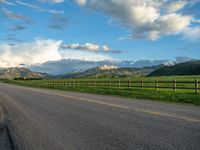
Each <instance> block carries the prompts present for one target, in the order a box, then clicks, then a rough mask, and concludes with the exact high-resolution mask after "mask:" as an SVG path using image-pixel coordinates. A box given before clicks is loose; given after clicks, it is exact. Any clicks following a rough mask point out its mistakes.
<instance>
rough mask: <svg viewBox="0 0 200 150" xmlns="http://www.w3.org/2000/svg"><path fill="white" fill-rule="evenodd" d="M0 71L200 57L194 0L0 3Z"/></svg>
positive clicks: (0, 0) (5, 0)
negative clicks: (63, 62) (57, 63)
mask: <svg viewBox="0 0 200 150" xmlns="http://www.w3.org/2000/svg"><path fill="white" fill-rule="evenodd" d="M0 8H1V9H0V20H1V28H0V44H1V46H0V67H10V66H17V65H19V64H21V63H25V64H28V65H31V64H36V63H43V62H45V61H48V60H59V59H67V58H72V59H87V60H94V61H95V60H102V59H114V60H135V61H136V60H143V59H149V60H163V59H170V60H172V59H174V58H176V57H178V56H184V57H191V58H196V59H198V58H200V52H199V47H200V13H199V10H200V1H199V0H177V1H176V0H173V1H172V0H160V1H157V0H135V1H132V0H33V1H28V0H12V1H11V0H0Z"/></svg>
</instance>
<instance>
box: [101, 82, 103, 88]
mask: <svg viewBox="0 0 200 150" xmlns="http://www.w3.org/2000/svg"><path fill="white" fill-rule="evenodd" d="M101 88H103V80H102V81H101Z"/></svg>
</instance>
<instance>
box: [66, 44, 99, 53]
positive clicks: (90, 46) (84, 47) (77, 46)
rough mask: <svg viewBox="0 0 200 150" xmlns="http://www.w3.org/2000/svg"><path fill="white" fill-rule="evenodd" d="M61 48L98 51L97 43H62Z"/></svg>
mask: <svg viewBox="0 0 200 150" xmlns="http://www.w3.org/2000/svg"><path fill="white" fill-rule="evenodd" d="M62 48H65V49H78V50H89V51H94V52H97V51H99V49H100V46H99V45H98V44H93V43H85V44H83V45H81V44H70V45H62Z"/></svg>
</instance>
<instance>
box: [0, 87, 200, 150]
mask: <svg viewBox="0 0 200 150" xmlns="http://www.w3.org/2000/svg"><path fill="white" fill-rule="evenodd" d="M0 100H1V102H2V103H3V104H5V105H6V121H5V122H6V126H7V127H8V131H9V133H6V134H8V135H10V137H11V138H10V139H12V140H11V141H8V139H9V138H8V137H4V140H7V143H6V142H2V143H3V144H5V143H6V144H8V143H9V142H10V143H11V144H13V147H14V148H15V149H17V150H18V149H19V150H199V149H200V107H195V106H184V105H179V104H166V103H161V102H152V101H147V100H133V99H126V98H119V97H111V96H102V95H92V94H83V93H72V92H64V91H56V90H44V89H34V88H27V87H19V86H14V85H6V84H0ZM0 136H3V135H1V134H0ZM0 139H1V137H0ZM2 141H3V140H2ZM0 145H1V142H0ZM10 148H12V147H9V146H7V149H10Z"/></svg>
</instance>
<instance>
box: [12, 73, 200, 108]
mask: <svg viewBox="0 0 200 150" xmlns="http://www.w3.org/2000/svg"><path fill="white" fill-rule="evenodd" d="M175 78H176V80H179V81H194V79H200V76H178V77H137V78H131V80H134V81H140V80H145V81H154V80H155V79H158V80H161V81H169V80H173V79H175ZM88 80H90V81H91V82H92V83H93V81H95V82H97V85H96V86H91V85H90V86H88V85H82V86H74V85H73V84H71V85H67V86H66V84H63V83H64V82H71V83H73V82H76V81H79V82H80V83H84V82H85V81H88ZM110 80H112V81H117V80H120V81H127V80H128V78H119V79H116V78H114V79H108V78H106V79H105V78H104V79H91V78H90V79H88V78H82V79H62V80H36V81H13V80H10V81H9V83H10V84H16V85H22V86H30V87H40V88H49V89H58V90H64V91H75V92H83V93H93V94H103V95H118V96H122V97H127V98H137V99H149V100H154V101H164V102H174V103H185V104H193V105H200V94H197V93H195V91H194V90H186V89H184V90H181V89H177V91H176V92H174V91H173V89H162V88H159V89H158V90H156V89H145V88H144V89H140V88H133V87H130V88H127V87H123V85H121V86H122V87H120V88H119V87H118V86H117V84H116V86H115V85H113V86H112V87H109V85H107V86H104V87H101V85H100V84H101V82H102V81H104V82H105V83H107V81H110ZM47 83H52V84H47ZM54 83H56V84H54ZM98 83H99V85H98ZM124 84H126V82H125V83H124ZM164 84H165V83H164ZM165 86H166V85H165ZM181 86H183V87H188V86H191V87H193V84H192V85H189V84H188V85H186V84H185V85H181Z"/></svg>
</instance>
